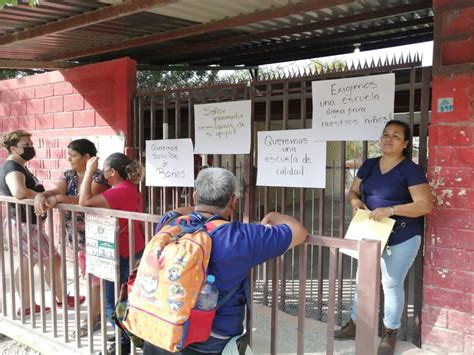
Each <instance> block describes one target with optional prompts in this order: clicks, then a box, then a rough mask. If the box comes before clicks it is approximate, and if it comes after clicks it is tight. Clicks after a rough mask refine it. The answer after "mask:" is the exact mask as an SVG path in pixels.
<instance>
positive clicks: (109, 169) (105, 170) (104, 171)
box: [102, 168, 113, 173]
mask: <svg viewBox="0 0 474 355" xmlns="http://www.w3.org/2000/svg"><path fill="white" fill-rule="evenodd" d="M112 169H113V168H108V169H104V170H102V172H103V173H106V172H107V171H111V170H112Z"/></svg>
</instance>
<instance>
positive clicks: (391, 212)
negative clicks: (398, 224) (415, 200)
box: [389, 206, 395, 217]
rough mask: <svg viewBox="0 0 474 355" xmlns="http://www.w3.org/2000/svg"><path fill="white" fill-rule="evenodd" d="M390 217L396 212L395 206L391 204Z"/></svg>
mask: <svg viewBox="0 0 474 355" xmlns="http://www.w3.org/2000/svg"><path fill="white" fill-rule="evenodd" d="M389 208H390V217H392V216H393V215H394V214H395V208H394V207H393V206H390V207H389Z"/></svg>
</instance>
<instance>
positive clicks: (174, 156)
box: [145, 138, 194, 186]
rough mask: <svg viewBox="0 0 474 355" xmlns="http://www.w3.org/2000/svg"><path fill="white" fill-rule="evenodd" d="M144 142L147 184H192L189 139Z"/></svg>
mask: <svg viewBox="0 0 474 355" xmlns="http://www.w3.org/2000/svg"><path fill="white" fill-rule="evenodd" d="M145 143H146V163H145V182H146V185H147V186H194V156H193V142H192V141H191V139H189V138H185V139H164V140H154V141H146V142H145Z"/></svg>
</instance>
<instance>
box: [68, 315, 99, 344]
mask: <svg viewBox="0 0 474 355" xmlns="http://www.w3.org/2000/svg"><path fill="white" fill-rule="evenodd" d="M88 328H89V327H88V325H87V321H84V322H82V323H81V325H80V327H79V337H81V338H83V337H86V336H87V335H88V334H89V333H88V331H89V329H88ZM100 328H101V325H100V319H99V320H97V321H96V322H95V323H94V325H93V326H92V332H96V331H98V330H100ZM69 337H70V338H71V339H76V331H75V330H73V331H72V332H70V333H69Z"/></svg>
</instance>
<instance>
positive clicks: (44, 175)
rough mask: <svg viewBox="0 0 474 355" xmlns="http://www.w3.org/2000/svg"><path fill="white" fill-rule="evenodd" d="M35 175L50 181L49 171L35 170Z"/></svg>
mask: <svg viewBox="0 0 474 355" xmlns="http://www.w3.org/2000/svg"><path fill="white" fill-rule="evenodd" d="M34 175H35V176H36V177H37V178H38V179H39V180H41V179H49V170H47V169H35V173H34Z"/></svg>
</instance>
